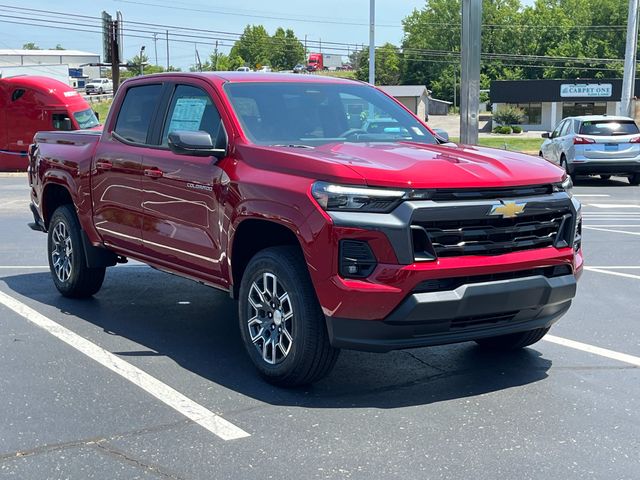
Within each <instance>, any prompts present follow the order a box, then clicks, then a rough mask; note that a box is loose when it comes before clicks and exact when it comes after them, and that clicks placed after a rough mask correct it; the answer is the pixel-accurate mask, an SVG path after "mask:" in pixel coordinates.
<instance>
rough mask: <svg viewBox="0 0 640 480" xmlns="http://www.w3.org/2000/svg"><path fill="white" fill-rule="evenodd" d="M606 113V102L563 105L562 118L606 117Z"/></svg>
mask: <svg viewBox="0 0 640 480" xmlns="http://www.w3.org/2000/svg"><path fill="white" fill-rule="evenodd" d="M606 113H607V104H606V102H591V103H588V102H587V103H563V104H562V118H566V117H579V116H581V115H605V114H606Z"/></svg>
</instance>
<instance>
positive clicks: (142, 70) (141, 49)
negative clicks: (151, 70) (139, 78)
mask: <svg viewBox="0 0 640 480" xmlns="http://www.w3.org/2000/svg"><path fill="white" fill-rule="evenodd" d="M143 53H144V45H142V46H141V47H140V75H144V63H143V61H142V54H143Z"/></svg>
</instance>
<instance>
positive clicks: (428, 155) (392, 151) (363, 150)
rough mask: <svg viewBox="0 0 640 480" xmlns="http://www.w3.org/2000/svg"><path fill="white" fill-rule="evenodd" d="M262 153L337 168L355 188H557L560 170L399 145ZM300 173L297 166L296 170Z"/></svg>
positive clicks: (465, 150) (480, 153)
mask: <svg viewBox="0 0 640 480" xmlns="http://www.w3.org/2000/svg"><path fill="white" fill-rule="evenodd" d="M263 148H266V149H268V150H277V151H279V152H281V153H284V152H285V151H287V152H288V153H292V152H291V151H292V150H296V152H295V154H294V155H295V156H296V157H298V158H299V159H300V157H305V158H307V159H310V160H316V161H318V163H320V164H322V163H325V164H326V163H327V162H328V163H331V164H334V165H336V164H341V165H343V166H346V167H349V169H350V170H351V171H352V172H353V173H356V174H357V175H358V176H359V177H361V178H358V179H357V180H358V183H361V182H364V183H367V184H369V185H372V186H384V187H395V188H398V187H402V188H407V187H408V188H474V187H475V188H477V187H509V186H519V185H541V184H548V183H553V182H559V181H561V180H562V177H563V175H564V171H563V170H562V169H560V168H558V167H556V166H555V165H553V164H551V163H550V162H548V161H546V160H544V159H542V158H539V157H534V156H530V155H524V154H520V153H515V152H509V151H505V150H497V149H492V148H484V147H474V146H468V145H454V144H447V145H425V144H417V143H410V142H398V143H339V144H338V143H335V144H328V145H323V146H320V147H317V148H314V149H294V148H290V147H263ZM314 163H315V162H314ZM301 167H302V165H300V164H298V169H300V168H301ZM312 170H315V168H314V169H312ZM344 170H346V169H343V170H342V173H344ZM345 180H346V179H345ZM354 180H356V178H354Z"/></svg>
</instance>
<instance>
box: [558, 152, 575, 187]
mask: <svg viewBox="0 0 640 480" xmlns="http://www.w3.org/2000/svg"><path fill="white" fill-rule="evenodd" d="M560 168H563V169H564V171H565V172H567V176H568V177H572V179H573V180H575V177H574V176H573V175H571V173H570V172H569V164H568V163H567V157H565V156H564V153H563V154H562V155H561V156H560Z"/></svg>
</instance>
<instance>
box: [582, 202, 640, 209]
mask: <svg viewBox="0 0 640 480" xmlns="http://www.w3.org/2000/svg"><path fill="white" fill-rule="evenodd" d="M587 205H588V206H590V207H596V208H615V209H618V208H640V205H637V204H634V203H588V204H587Z"/></svg>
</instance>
